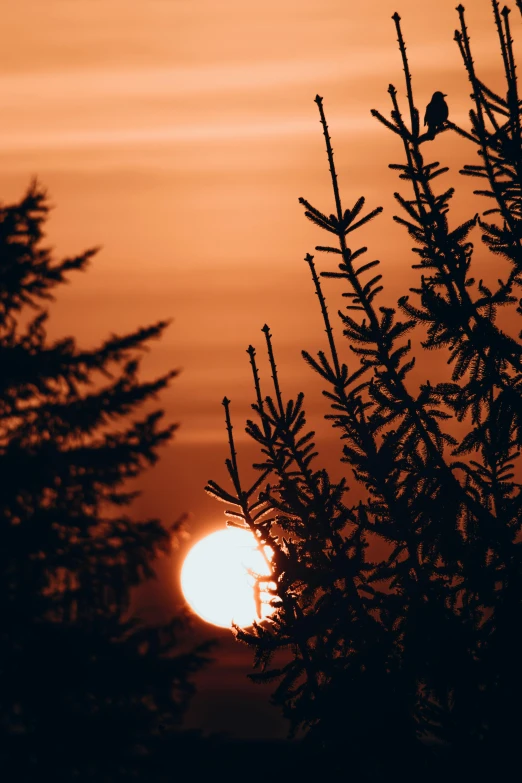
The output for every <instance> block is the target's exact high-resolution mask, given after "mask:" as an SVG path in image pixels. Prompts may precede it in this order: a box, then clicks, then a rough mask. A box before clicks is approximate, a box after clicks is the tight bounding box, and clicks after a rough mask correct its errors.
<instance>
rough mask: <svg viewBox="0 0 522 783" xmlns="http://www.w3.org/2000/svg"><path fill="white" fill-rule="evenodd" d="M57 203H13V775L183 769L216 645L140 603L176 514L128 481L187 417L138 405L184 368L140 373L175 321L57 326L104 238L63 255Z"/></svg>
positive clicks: (6, 423)
mask: <svg viewBox="0 0 522 783" xmlns="http://www.w3.org/2000/svg"><path fill="white" fill-rule="evenodd" d="M48 211H49V206H48V202H47V197H46V194H45V192H44V191H43V190H42V188H41V187H40V186H39V185H38V184H37V183H33V184H32V185H31V187H30V188H29V190H28V192H27V193H26V195H25V197H24V198H23V199H22V200H21V201H20V202H19V203H16V204H12V205H7V206H1V207H0V368H1V369H0V475H1V480H0V510H1V535H0V607H1V609H0V615H1V618H2V619H1V624H0V637H1V641H0V682H1V694H2V696H1V699H0V733H1V739H0V748H1V750H0V766H1V768H2V776H3V775H7V777H5V778H4V779H6V780H19V781H33V780H35V781H36V780H45V779H48V780H53V781H73V780H82V781H84V780H85V781H87V780H96V781H111V782H112V781H120V780H121V781H124V780H125V781H126V780H143V781H159V780H170V779H171V775H170V770H171V766H172V754H173V753H174V754H175V753H176V752H178V753H179V749H180V747H181V745H180V744H179V743H178V744H177V745H176V741H175V736H176V735H175V732H176V730H177V729H179V726H180V721H181V718H182V715H183V712H184V709H185V707H186V705H187V701H188V699H189V697H190V695H191V693H192V692H193V685H192V684H191V681H190V678H191V674H192V673H193V672H195V671H197V670H198V669H199V668H200V667H201V666H202V665H203V664H204V662H205V660H206V655H205V648H204V647H202V648H199V649H197V650H193V651H188V652H186V653H183V654H182V653H180V651H179V647H178V637H179V633H180V630H181V626H182V621H181V618H175V619H174V620H173V621H172V622H171V623H170V624H169V625H167V626H165V627H145V626H144V625H142V624H140V623H138V622H137V620H136V619H135V618H133V617H132V616H131V612H130V611H129V610H130V603H129V602H130V597H131V590H132V589H133V588H134V587H137V586H138V585H140V584H142V583H143V581H144V580H146V579H150V578H151V577H153V575H154V570H153V561H154V559H155V558H156V557H157V556H158V555H160V554H162V553H166V552H168V551H169V549H170V546H171V536H172V535H173V534H175V530H172V531H168V530H166V529H165V528H164V527H163V526H162V525H161V524H160V522H159V521H158V520H155V519H148V520H144V521H141V522H136V521H134V520H133V519H132V518H131V517H130V516H129V515H128V514H127V513H126V510H125V507H126V506H128V505H129V503H130V502H131V501H132V499H133V498H134V497H135V495H136V493H134V492H130V491H129V490H128V488H126V482H127V481H128V480H129V479H133V478H135V477H136V476H138V475H139V474H140V473H141V472H142V470H143V469H144V468H145V467H146V466H147V465H148V464H153V463H154V462H155V461H156V459H157V457H158V450H159V448H160V447H161V445H162V444H165V443H167V442H168V441H169V439H170V438H171V436H172V434H173V431H174V429H175V427H174V426H173V425H169V424H164V423H163V418H162V417H163V413H162V411H160V410H155V411H152V412H149V413H147V414H141V415H139V413H138V409H139V408H140V406H141V405H142V404H143V403H147V402H148V401H150V400H152V399H154V398H155V397H156V395H158V393H160V392H161V391H162V390H163V389H165V388H166V386H167V385H168V383H169V382H170V380H171V379H172V378H173V377H174V375H175V372H169V373H167V374H165V375H163V376H161V377H159V378H156V379H154V380H152V381H142V380H140V379H139V355H140V352H143V350H145V349H146V347H147V345H148V343H149V342H150V341H151V340H155V339H157V338H159V337H160V336H161V334H162V332H163V331H164V329H165V327H166V325H167V324H166V322H164V321H160V322H158V323H156V324H153V325H152V326H149V327H146V328H140V329H137V330H136V331H134V332H132V333H130V334H124V335H116V334H114V335H112V336H111V337H109V338H108V339H106V340H105V341H104V342H103V343H102V344H101V345H99V346H97V347H96V348H93V349H89V350H83V349H81V348H80V347H78V346H77V344H76V342H75V340H74V339H73V338H71V337H68V338H65V339H61V340H57V341H54V342H51V341H49V339H48V338H47V337H46V321H47V317H48V316H47V311H46V310H45V309H44V308H43V305H44V304H46V303H47V302H48V301H49V300H52V298H53V292H54V289H55V288H56V287H57V286H59V285H60V284H62V283H64V282H66V281H67V277H68V274H69V273H70V272H74V271H80V270H84V269H85V268H86V267H87V265H88V263H89V261H90V259H91V258H92V257H93V255H94V254H95V252H96V251H95V250H94V249H91V250H88V251H87V252H85V253H82V254H80V255H78V256H76V257H74V258H67V259H65V260H62V261H58V260H56V259H55V258H54V255H53V253H52V252H51V250H50V249H48V248H47V247H46V246H45V244H44V242H43V239H44V234H43V229H44V223H45V220H46V218H47V214H48ZM149 408H150V406H149ZM184 743H185V744H186V739H185V740H184ZM176 748H177V751H176ZM165 762H167V763H165ZM167 773H168V774H167ZM10 775H12V777H9V776H10Z"/></svg>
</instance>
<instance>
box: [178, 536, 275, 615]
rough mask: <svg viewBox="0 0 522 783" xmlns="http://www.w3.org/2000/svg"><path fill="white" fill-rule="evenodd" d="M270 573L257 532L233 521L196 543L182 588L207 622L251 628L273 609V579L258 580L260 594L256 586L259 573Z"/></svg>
mask: <svg viewBox="0 0 522 783" xmlns="http://www.w3.org/2000/svg"><path fill="white" fill-rule="evenodd" d="M268 550H269V547H266V551H267V556H268V559H270V554H271V553H270V552H269V551H268ZM270 573H271V572H270V567H269V565H268V563H267V561H266V559H265V557H264V556H263V553H262V551H261V550H260V548H259V542H258V541H257V539H256V537H255V536H254V534H253V533H251V532H250V531H249V530H242V529H239V528H237V527H229V528H226V529H225V530H219V531H217V532H216V533H211V534H210V535H208V536H206V537H205V538H203V539H201V541H198V543H197V544H194V546H193V547H192V549H191V550H190V552H189V553H188V555H187V556H186V558H185V560H184V562H183V566H182V568H181V589H182V591H183V595H184V596H185V599H186V601H187V603H188V604H189V606H190V607H191V609H192V610H193V611H194V612H195V613H196V614H197V615H199V617H201V618H202V619H203V620H205V621H206V622H207V623H212V625H218V626H220V627H222V628H230V627H231V625H232V623H235V624H236V625H239V626H240V627H241V628H247V627H248V626H250V625H252V624H253V622H254V621H257V622H260V621H261V620H264V619H266V618H267V617H269V616H270V615H271V614H272V612H273V607H271V606H270V604H269V603H268V602H269V600H270V595H269V594H268V593H267V591H266V589H267V587H268V586H269V585H272V586H273V583H270V582H268V581H263V582H261V583H259V582H258V586H259V594H258V595H257V600H256V590H255V585H256V582H257V579H256V575H257V576H261V577H267V576H270Z"/></svg>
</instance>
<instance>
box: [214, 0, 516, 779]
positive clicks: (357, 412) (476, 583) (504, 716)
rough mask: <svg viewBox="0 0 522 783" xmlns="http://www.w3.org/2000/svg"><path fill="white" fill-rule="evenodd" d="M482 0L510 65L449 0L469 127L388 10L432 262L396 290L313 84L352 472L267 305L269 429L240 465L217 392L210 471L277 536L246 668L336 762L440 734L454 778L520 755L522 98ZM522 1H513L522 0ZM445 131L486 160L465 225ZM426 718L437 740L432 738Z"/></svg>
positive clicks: (340, 396) (319, 359)
mask: <svg viewBox="0 0 522 783" xmlns="http://www.w3.org/2000/svg"><path fill="white" fill-rule="evenodd" d="M491 5H492V9H493V21H494V24H495V27H496V31H497V34H498V41H499V48H500V54H501V58H502V63H503V68H504V74H505V90H504V91H503V92H502V93H501V94H499V93H498V92H495V91H493V90H492V89H491V88H490V87H488V86H487V85H486V84H485V83H484V81H482V79H481V78H480V75H479V74H478V71H477V68H476V65H475V63H474V60H473V57H472V48H471V43H470V36H469V33H468V29H467V27H466V20H465V11H464V8H463V6H461V5H460V6H459V7H458V8H457V12H458V19H459V29H458V30H457V31H456V33H455V40H456V43H457V45H458V47H459V50H460V52H461V55H462V58H463V63H464V67H465V69H466V71H467V74H468V77H469V80H470V84H471V90H472V93H471V97H472V102H473V105H472V109H471V111H470V127H469V128H467V129H466V128H461V127H459V126H457V125H456V124H455V123H454V122H452V121H451V114H450V118H449V120H448V121H445V122H443V123H442V124H441V125H440V127H438V128H435V129H433V128H428V132H425V131H424V128H423V126H422V125H421V116H420V113H419V110H418V108H417V106H416V103H415V99H414V93H413V84H412V76H411V72H410V68H409V63H408V58H407V52H406V45H405V40H404V37H403V32H402V27H401V19H400V17H399V15H398V14H394V16H393V22H394V25H395V29H396V32H397V36H398V42H399V51H400V56H401V59H402V65H403V69H404V76H405V86H406V90H405V93H406V99H405V104H406V106H405V108H402V107H401V104H400V101H399V94H398V91H397V89H396V88H395V87H394V86H393V85H390V87H389V90H388V92H389V96H390V100H391V104H392V110H391V115H390V116H389V117H387V116H385V115H384V114H382V113H381V112H379V111H376V110H374V111H373V112H372V114H373V115H374V116H375V118H376V119H377V120H378V121H380V122H381V123H382V124H383V125H384V126H385V127H386V128H387V129H388V130H389V131H390V132H392V133H393V134H394V135H395V136H396V139H397V142H398V149H401V150H402V155H403V158H402V160H401V161H400V162H398V163H393V164H391V165H390V167H391V168H392V169H394V170H396V171H397V172H398V175H399V178H400V179H401V189H402V186H403V185H406V186H409V188H410V191H409V192H406V193H404V192H402V193H401V192H396V193H395V194H394V195H395V199H396V201H397V203H398V205H399V207H400V209H401V214H399V215H397V216H395V218H394V219H395V220H396V221H397V222H398V223H399V224H400V225H401V226H403V227H404V228H405V229H406V231H407V232H408V235H409V237H410V238H411V239H412V241H413V242H414V248H413V252H414V253H415V254H416V262H415V264H414V266H413V268H414V269H415V270H418V276H419V277H418V283H417V285H416V286H415V287H414V288H412V289H410V292H409V293H405V294H404V295H403V296H401V297H400V298H399V300H398V302H397V306H394V307H391V306H390V305H389V304H385V299H384V292H383V282H384V281H383V279H382V275H381V274H380V273H379V269H378V266H379V261H377V260H369V261H367V260H366V259H365V258H364V256H365V254H366V253H367V248H366V247H360V248H355V247H354V232H355V231H356V230H357V229H358V228H359V227H360V226H363V225H365V224H367V223H368V222H369V221H373V220H375V219H377V218H378V216H379V213H380V212H381V209H380V208H379V207H377V208H373V209H370V210H369V211H365V199H364V198H363V197H361V198H358V199H356V200H355V201H354V203H353V206H352V207H351V208H349V209H346V208H345V207H344V206H343V205H342V199H341V192H340V187H339V183H338V178H337V173H336V168H335V163H334V155H333V148H332V141H331V138H330V133H329V130H328V125H327V121H326V116H325V111H324V106H323V99H322V98H321V97H320V96H317V97H316V99H315V100H316V104H317V108H318V111H319V116H320V120H321V124H322V129H323V133H324V138H325V145H326V153H327V160H328V166H329V171H330V177H331V183H332V190H333V202H334V211H333V213H332V214H328V210H325V211H322V210H320V209H318V208H316V207H315V206H313V205H312V204H311V203H310V202H308V201H307V200H306V199H304V198H301V199H300V202H301V204H302V205H303V207H304V211H305V215H306V217H307V218H308V219H310V220H311V221H312V222H313V223H315V224H316V225H317V226H318V228H319V229H321V230H322V231H324V232H325V235H327V236H328V239H330V240H331V243H330V242H328V241H327V242H325V243H324V244H321V245H318V246H317V247H316V251H318V252H320V253H322V254H324V258H325V261H324V262H321V266H323V265H324V266H323V270H322V271H318V267H317V264H316V260H315V258H314V257H313V256H312V255H311V254H307V255H306V264H307V266H308V268H309V270H310V274H311V277H312V282H313V285H314V288H315V292H316V294H317V298H318V302H319V306H320V309H321V313H322V317H323V320H324V326H325V331H326V343H325V348H324V350H322V351H319V353H318V355H317V356H312V355H311V354H310V353H309V352H307V351H303V356H304V359H305V361H306V362H307V364H308V365H309V366H310V367H311V369H312V370H313V371H314V372H316V373H318V374H319V375H320V377H321V378H322V379H323V381H324V383H325V391H324V395H325V397H326V399H327V400H328V401H329V403H330V411H329V412H328V413H327V414H326V419H328V420H329V421H330V422H331V424H332V425H333V427H334V428H335V430H336V431H337V432H338V434H339V437H340V441H341V446H342V452H341V460H342V461H343V462H344V463H346V466H347V475H346V478H343V479H342V480H341V481H333V480H332V479H331V478H330V477H329V475H328V473H327V471H326V470H324V469H322V468H321V467H320V466H319V465H318V455H317V453H316V450H315V446H314V433H313V432H310V431H308V429H307V426H306V418H305V412H304V407H303V403H304V397H303V395H302V394H299V395H298V396H297V398H296V399H295V400H286V399H285V398H284V396H283V393H282V389H281V384H280V378H279V371H278V368H277V365H276V360H275V351H274V347H273V342H272V336H271V334H270V330H269V328H268V326H265V327H263V331H264V335H265V340H266V348H267V352H268V358H269V362H270V366H271V375H272V390H273V391H271V392H270V393H267V392H266V391H265V390H264V389H263V388H262V385H261V379H260V376H259V373H258V368H257V363H256V351H255V349H254V348H253V347H252V346H250V347H249V348H248V354H249V359H250V364H251V369H252V373H253V380H254V388H255V402H254V404H253V406H252V407H253V410H254V413H255V415H256V419H255V420H254V419H253V420H251V421H248V422H247V433H248V434H249V435H250V437H251V438H252V439H253V440H254V441H256V442H257V443H258V444H259V446H260V449H261V453H262V457H261V459H260V461H259V462H258V463H257V464H256V465H255V468H256V469H257V470H258V471H259V473H260V475H259V477H258V479H257V481H256V482H255V483H254V484H253V485H252V486H245V485H244V483H242V481H241V477H240V474H239V470H238V465H237V460H236V455H235V447H234V441H233V437H232V424H231V417H230V404H229V401H228V400H225V402H224V404H225V409H226V424H227V429H228V433H229V443H230V447H231V458H230V459H229V460H228V461H227V465H228V469H229V473H230V476H231V480H232V485H233V489H232V490H230V491H228V490H226V489H224V488H223V487H220V486H218V485H217V484H216V483H215V482H212V481H211V482H209V483H208V486H207V489H208V491H209V492H210V493H211V494H214V495H215V496H216V497H217V498H218V499H220V500H222V501H224V502H226V503H227V504H229V505H233V506H234V508H233V509H231V512H230V516H229V524H235V525H239V526H243V527H244V526H246V527H248V528H250V529H251V530H252V531H253V532H254V533H255V535H256V536H257V537H258V540H259V542H260V546H262V545H264V546H266V545H268V546H269V547H270V548H271V549H272V551H273V557H272V560H271V564H272V572H273V575H272V580H273V582H272V585H268V588H269V589H271V590H272V593H273V598H272V604H273V606H274V607H275V613H274V614H273V615H272V617H271V618H270V619H269V620H266V621H265V622H263V623H262V624H255V625H254V626H253V627H252V628H251V629H240V628H236V634H237V637H238V639H239V640H241V641H243V642H246V643H247V644H249V645H251V646H252V647H253V649H254V651H255V667H256V668H258V669H259V671H258V672H256V673H254V674H252V675H251V676H252V678H253V679H255V680H258V681H270V680H275V681H277V682H278V685H277V689H276V690H275V693H274V695H273V701H274V703H275V704H277V705H280V706H281V707H282V709H283V710H284V713H285V714H286V715H287V716H288V718H289V719H290V720H291V722H292V727H293V729H294V731H301V732H303V733H304V734H305V736H306V737H307V739H308V740H309V741H310V742H311V743H313V744H314V745H315V746H316V747H318V748H320V749H322V750H323V751H324V752H325V756H324V759H325V763H326V762H327V761H328V762H329V763H331V769H332V771H335V772H336V773H340V772H346V773H351V774H353V776H354V779H355V780H375V779H380V778H381V777H382V779H384V778H388V777H393V775H398V774H400V775H401V776H402V778H403V779H404V778H406V777H408V778H409V777H411V778H412V779H426V778H428V777H429V776H430V774H431V772H433V770H434V769H435V762H436V756H437V753H438V754H439V755H440V754H441V748H443V749H444V750H445V755H444V758H445V759H446V760H447V767H446V769H445V774H446V775H450V777H451V776H452V775H453V774H454V775H455V778H456V779H457V778H458V779H463V776H464V777H465V776H466V775H469V776H470V778H471V777H474V778H475V779H477V778H479V779H481V778H482V776H483V775H484V776H494V775H498V774H501V773H502V771H505V770H508V769H510V767H511V766H512V765H516V764H517V756H518V747H517V737H518V736H519V733H520V730H521V729H522V719H521V718H520V710H519V704H520V701H521V699H522V674H521V667H520V659H521V655H522V647H521V643H520V638H521V637H520V633H519V629H520V626H521V620H522V556H521V548H520V540H521V537H520V532H521V526H522V513H521V511H522V507H521V504H522V494H521V486H522V485H521V484H520V483H519V479H520V459H519V457H520V448H521V445H522V418H521V417H522V397H521V394H522V345H521V343H520V339H519V338H520V335H519V334H518V331H519V328H520V327H519V326H518V324H519V320H518V318H519V316H520V315H521V314H522V303H521V301H520V285H521V284H522V276H521V271H522V250H521V240H522V138H521V106H522V102H521V100H520V98H519V95H518V86H517V77H516V67H515V56H514V51H513V40H512V32H511V25H510V11H509V9H508V8H507V7H506V8H503V9H502V10H501V9H500V7H499V4H498V2H497V0H492V2H491ZM517 7H518V10H519V12H520V13H521V14H522V0H517ZM441 133H445V134H447V133H457V134H459V135H460V136H461V137H463V138H465V139H466V140H467V141H468V142H469V145H470V148H471V150H472V151H473V150H475V151H476V152H477V153H478V156H479V161H478V163H472V164H466V165H464V167H463V169H462V171H461V173H462V174H463V175H466V176H472V177H479V178H481V180H482V183H483V184H482V188H481V189H479V190H476V191H475V194H476V196H477V197H478V200H477V214H472V215H470V216H469V219H468V220H466V221H464V222H463V223H462V224H460V225H455V224H454V223H453V224H452V222H451V218H450V209H451V201H452V197H453V194H454V188H453V187H449V186H447V185H444V184H441V183H443V182H444V178H445V177H446V175H447V173H448V168H447V167H445V166H443V165H441V164H440V163H439V162H437V161H434V160H432V153H433V149H434V145H433V139H434V138H436V137H437V136H438V135H439V134H441ZM480 199H486V200H487V203H486V208H484V206H483V205H482V203H481V202H480ZM479 211H480V212H481V214H479ZM490 216H492V217H490ZM379 219H381V218H379ZM473 237H476V239H478V242H479V248H475V246H474V244H473V242H472V241H471V240H472V238H473ZM488 253H489V259H490V263H491V264H494V277H495V278H496V279H497V282H496V284H495V285H494V286H491V285H490V284H489V285H487V284H486V283H485V282H484V281H483V280H482V279H477V278H476V277H475V276H474V261H476V258H477V255H479V254H480V256H481V257H484V255H486V254H488ZM332 260H333V261H334V262H337V266H335V264H332V263H331V261H332ZM404 263H406V261H404ZM322 279H334V280H335V281H336V282H337V283H338V284H339V285H342V286H343V288H342V293H343V296H344V297H345V298H346V299H347V306H346V308H344V309H342V310H341V311H340V312H339V314H338V316H339V320H333V319H332V318H331V317H330V314H329V312H328V309H327V297H326V294H325V292H324V290H323V288H324V286H323V283H322ZM497 314H499V318H498V319H497ZM506 316H507V317H506ZM501 321H502V324H503V325H500V322H501ZM513 325H515V334H512V333H511V332H512V331H513ZM339 327H340V329H341V331H342V335H343V337H344V338H346V340H345V341H344V342H343V341H341V340H339V338H338V336H337V335H338V332H339ZM410 335H415V336H416V337H419V338H420V339H421V350H422V351H423V353H424V355H426V354H427V352H428V351H438V352H439V353H440V354H443V355H444V356H445V358H446V361H447V364H448V368H449V374H450V377H448V378H447V379H441V378H436V377H435V378H433V377H429V366H427V365H426V364H421V362H419V364H420V369H421V370H422V373H423V374H424V377H425V381H424V382H422V383H420V384H419V383H418V382H417V383H416V381H415V379H416V378H418V375H419V371H418V370H417V371H416V373H415V375H414V374H412V370H413V367H414V364H415V361H416V358H420V357H415V356H414V351H413V349H412V343H411V337H410ZM455 423H457V426H455ZM354 484H357V485H358V487H359V494H360V495H362V499H361V500H360V501H359V502H357V503H354V504H350V503H349V502H348V498H349V496H347V495H346V491H347V489H348V488H349V487H350V485H354ZM375 542H380V544H381V546H380V547H375V546H374V545H375ZM383 551H385V552H386V554H385V555H382V554H381V555H380V556H376V554H375V553H376V552H380V553H382V552H383ZM283 649H287V650H289V652H290V655H289V656H288V658H287V659H286V662H284V663H282V664H279V663H277V664H273V663H272V661H273V657H274V654H275V653H276V652H278V651H280V650H283ZM276 660H280V656H279V657H278V659H276ZM434 738H436V739H438V740H439V741H440V743H441V744H440V746H438V745H434V744H433V743H431V744H430V743H428V742H426V740H427V739H430V740H432V741H433V739H434ZM513 768H514V767H513Z"/></svg>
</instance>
